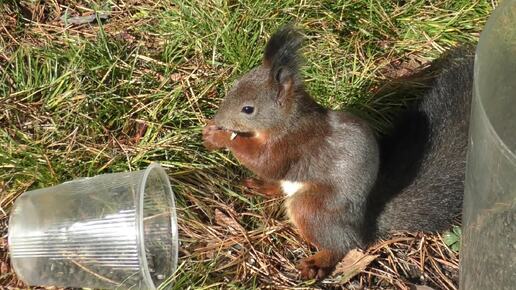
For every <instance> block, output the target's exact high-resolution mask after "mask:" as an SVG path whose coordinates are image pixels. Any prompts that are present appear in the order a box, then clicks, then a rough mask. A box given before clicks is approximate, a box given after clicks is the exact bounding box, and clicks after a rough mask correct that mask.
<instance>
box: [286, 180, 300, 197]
mask: <svg viewBox="0 0 516 290" xmlns="http://www.w3.org/2000/svg"><path fill="white" fill-rule="evenodd" d="M280 184H281V189H282V190H283V193H284V194H285V195H286V196H292V195H294V194H296V192H298V191H300V190H301V189H303V187H304V186H305V185H304V183H302V182H297V181H288V180H282V181H280Z"/></svg>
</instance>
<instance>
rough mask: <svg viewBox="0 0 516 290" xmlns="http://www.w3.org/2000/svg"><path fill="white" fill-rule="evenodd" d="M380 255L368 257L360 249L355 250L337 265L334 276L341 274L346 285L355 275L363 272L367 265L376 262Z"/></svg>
mask: <svg viewBox="0 0 516 290" xmlns="http://www.w3.org/2000/svg"><path fill="white" fill-rule="evenodd" d="M377 257H378V255H368V254H365V253H364V252H362V250H360V249H354V250H351V251H349V252H348V254H347V255H346V256H345V257H344V258H343V259H342V260H341V261H340V262H339V263H338V264H337V266H336V267H335V271H334V272H333V274H334V275H336V274H341V275H342V277H341V282H342V283H346V282H348V281H349V280H350V279H351V278H353V277H355V275H357V274H359V273H360V272H362V271H363V270H364V269H365V268H366V267H367V265H369V264H370V263H371V262H372V261H374V260H375V259H376V258H377Z"/></svg>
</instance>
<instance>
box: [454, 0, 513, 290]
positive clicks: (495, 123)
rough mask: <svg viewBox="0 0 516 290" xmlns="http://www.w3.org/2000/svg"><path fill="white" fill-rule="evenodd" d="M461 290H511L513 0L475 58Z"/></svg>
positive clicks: (493, 20)
mask: <svg viewBox="0 0 516 290" xmlns="http://www.w3.org/2000/svg"><path fill="white" fill-rule="evenodd" d="M473 91H474V92H473V105H472V114H471V125H470V137H469V151H468V161H467V170H466V188H465V197H464V214H463V236H462V246H461V261H460V288H461V289H468V290H469V289H515V287H516V154H515V153H516V0H504V1H502V2H501V3H500V6H499V7H498V8H497V9H496V10H495V11H494V12H493V14H492V15H491V17H490V18H489V20H488V22H487V24H486V27H485V28H484V31H483V32H482V34H481V36H480V41H479V44H478V47H477V53H476V59H475V81H474V90H473Z"/></svg>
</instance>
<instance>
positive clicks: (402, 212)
mask: <svg viewBox="0 0 516 290" xmlns="http://www.w3.org/2000/svg"><path fill="white" fill-rule="evenodd" d="M458 54H461V55H460V56H459V55H458ZM439 67H440V68H442V69H441V71H440V72H439V74H438V75H437V77H436V78H435V79H434V81H433V84H432V86H431V88H430V89H429V91H428V92H427V93H426V94H425V95H424V96H422V98H421V99H420V101H419V102H418V103H417V104H416V106H415V107H414V108H413V109H411V110H409V111H407V112H406V114H405V115H404V116H403V117H402V118H401V120H400V122H399V125H398V126H397V127H396V128H395V130H394V132H393V133H392V134H390V135H389V136H386V137H385V138H384V139H383V140H381V142H380V143H381V148H382V165H381V169H380V176H379V179H378V184H377V186H376V189H375V191H374V192H373V194H372V195H371V203H372V204H374V205H375V206H374V207H373V208H375V210H373V212H374V214H373V215H375V216H376V217H377V218H376V219H375V222H376V224H375V228H376V230H377V233H380V234H382V233H385V232H388V231H390V230H409V231H439V230H442V229H444V228H446V227H447V226H449V225H450V223H451V222H452V220H453V218H454V217H457V216H459V214H460V212H461V209H462V197H463V190H464V176H465V164H466V151H467V137H468V121H469V114H470V102H471V98H472V86H473V57H472V54H471V53H470V52H469V51H461V52H460V53H453V54H450V55H449V56H448V57H447V59H446V60H444V61H442V63H441V64H440V65H439Z"/></svg>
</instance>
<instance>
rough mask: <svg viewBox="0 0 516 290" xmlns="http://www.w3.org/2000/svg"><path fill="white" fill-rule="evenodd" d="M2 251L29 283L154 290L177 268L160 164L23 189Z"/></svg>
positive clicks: (168, 194)
mask: <svg viewBox="0 0 516 290" xmlns="http://www.w3.org/2000/svg"><path fill="white" fill-rule="evenodd" d="M9 249H10V255H11V263H12V266H13V268H14V270H15V272H16V274H17V275H18V277H19V278H20V279H21V280H23V281H24V282H26V283H27V284H29V285H52V286H61V287H85V288H104V289H106V288H122V289H156V287H157V286H159V285H160V284H161V283H163V282H165V281H166V280H167V278H169V277H170V276H171V275H172V274H173V273H174V271H175V269H176V266H177V253H178V236H177V220H176V214H175V205H174V197H173V193H172V189H171V187H170V182H169V179H168V176H167V175H166V173H165V171H164V170H163V168H162V167H161V166H159V165H158V164H151V165H150V166H149V167H148V168H147V169H145V170H141V171H135V172H127V173H114V174H104V175H98V176H95V177H91V178H82V179H77V180H73V181H69V182H65V183H63V184H60V185H57V186H54V187H49V188H43V189H38V190H33V191H28V192H25V193H23V194H22V195H21V196H20V197H19V198H18V199H17V200H16V202H15V204H14V207H13V210H12V213H11V217H10V222H9Z"/></svg>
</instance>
